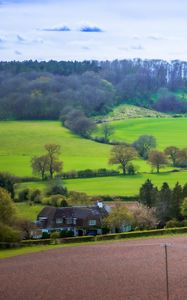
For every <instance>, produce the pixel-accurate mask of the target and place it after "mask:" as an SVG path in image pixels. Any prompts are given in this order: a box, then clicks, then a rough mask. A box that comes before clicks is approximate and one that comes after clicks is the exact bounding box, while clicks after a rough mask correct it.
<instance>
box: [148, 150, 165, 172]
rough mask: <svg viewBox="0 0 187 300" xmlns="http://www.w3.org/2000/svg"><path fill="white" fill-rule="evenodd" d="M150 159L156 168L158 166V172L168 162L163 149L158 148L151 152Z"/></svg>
mask: <svg viewBox="0 0 187 300" xmlns="http://www.w3.org/2000/svg"><path fill="white" fill-rule="evenodd" d="M148 161H149V162H150V164H151V165H152V166H153V167H154V168H156V170H157V173H159V172H160V168H161V167H163V166H164V165H166V163H167V159H166V156H165V154H164V153H163V152H161V151H156V150H153V151H151V152H150V153H149V157H148Z"/></svg>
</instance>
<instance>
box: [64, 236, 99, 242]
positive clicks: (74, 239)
mask: <svg viewBox="0 0 187 300" xmlns="http://www.w3.org/2000/svg"><path fill="white" fill-rule="evenodd" d="M94 241H95V236H90V235H89V236H77V237H70V238H64V239H61V242H62V243H81V242H94Z"/></svg>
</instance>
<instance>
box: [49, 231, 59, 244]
mask: <svg viewBox="0 0 187 300" xmlns="http://www.w3.org/2000/svg"><path fill="white" fill-rule="evenodd" d="M50 237H51V240H52V241H53V243H54V244H57V239H58V238H59V237H60V233H59V232H57V231H54V232H52V233H51V236H50Z"/></svg>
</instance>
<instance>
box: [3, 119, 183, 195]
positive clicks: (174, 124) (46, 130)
mask: <svg viewBox="0 0 187 300" xmlns="http://www.w3.org/2000/svg"><path fill="white" fill-rule="evenodd" d="M110 124H111V125H112V126H113V127H114V134H113V136H112V137H111V139H115V140H121V141H126V142H129V143H131V142H133V141H134V140H135V139H137V138H138V137H139V136H140V135H143V134H150V135H153V136H155V137H156V139H157V148H158V149H161V150H163V149H164V148H165V147H167V146H169V145H175V146H178V147H187V130H186V129H187V118H169V117H167V118H140V119H139V118H135V119H128V120H125V119H124V120H120V121H112V122H111V123H110ZM99 130H100V129H99ZM99 130H98V132H97V133H96V134H97V135H99V134H100V132H99ZM0 141H1V143H0V171H6V172H10V173H12V174H15V175H18V176H32V169H31V166H30V160H31V157H33V156H34V155H42V154H43V153H44V149H43V146H44V145H45V144H47V143H56V144H60V145H61V148H62V154H61V159H62V161H63V162H64V170H65V171H68V170H73V169H76V170H80V169H86V168H90V169H98V168H116V167H115V166H110V165H109V164H108V159H109V156H110V149H111V146H110V145H105V144H101V143H96V142H93V141H90V140H87V139H83V138H81V137H79V136H76V135H74V134H72V133H71V132H70V131H69V130H68V129H66V128H63V127H62V126H61V124H60V123H59V122H54V121H41V122H40V121H23V122H18V121H15V122H14V121H12V122H0ZM134 163H135V165H138V166H139V172H141V174H138V175H136V176H126V177H123V176H119V177H101V178H88V179H72V180H66V181H64V182H65V184H66V186H67V188H68V189H69V190H77V191H80V192H86V193H88V194H89V195H118V196H120V195H123V196H124V195H126V196H133V195H136V194H138V190H139V187H140V185H141V184H142V183H143V182H144V181H145V180H146V179H147V178H150V179H151V180H152V181H153V182H154V183H155V185H158V186H160V185H161V184H162V183H163V182H164V181H167V182H168V183H170V184H171V186H173V185H174V184H175V183H176V182H177V181H179V182H180V183H182V184H184V183H186V182H187V172H185V171H181V172H176V173H171V172H168V171H170V170H171V168H169V167H167V168H165V169H162V170H161V174H160V175H156V174H148V173H150V172H151V167H150V165H149V164H148V163H147V162H145V161H143V160H140V159H137V160H136V161H135V162H134ZM24 187H30V188H32V189H35V188H39V189H41V190H43V189H44V188H45V183H43V182H36V183H33V182H31V183H24V184H21V185H18V186H17V190H20V189H22V188H24Z"/></svg>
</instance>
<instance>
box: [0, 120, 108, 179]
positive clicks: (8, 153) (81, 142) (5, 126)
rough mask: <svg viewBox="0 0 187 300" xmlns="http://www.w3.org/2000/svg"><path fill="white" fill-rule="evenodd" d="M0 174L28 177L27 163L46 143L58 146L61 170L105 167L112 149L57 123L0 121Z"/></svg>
mask: <svg viewBox="0 0 187 300" xmlns="http://www.w3.org/2000/svg"><path fill="white" fill-rule="evenodd" d="M0 141H1V143H0V171H6V172H10V173H12V174H15V175H18V176H31V175H32V169H31V166H30V161H31V158H32V157H33V156H35V155H36V156H37V155H42V154H43V152H44V150H43V146H44V145H45V144H47V143H56V144H59V145H61V151H62V153H61V159H62V161H63V162H64V170H65V171H67V170H72V169H77V170H79V169H86V168H91V169H97V168H102V167H103V168H104V167H107V168H108V167H109V166H108V157H109V152H110V148H111V146H109V145H104V144H99V143H96V142H93V141H90V140H87V139H83V138H81V137H79V136H76V135H74V134H72V133H71V132H70V131H69V130H68V129H66V128H64V127H62V126H61V125H60V122H53V121H35V122H34V121H33V122H32V121H23V122H17V121H15V122H14V121H12V122H0Z"/></svg>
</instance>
